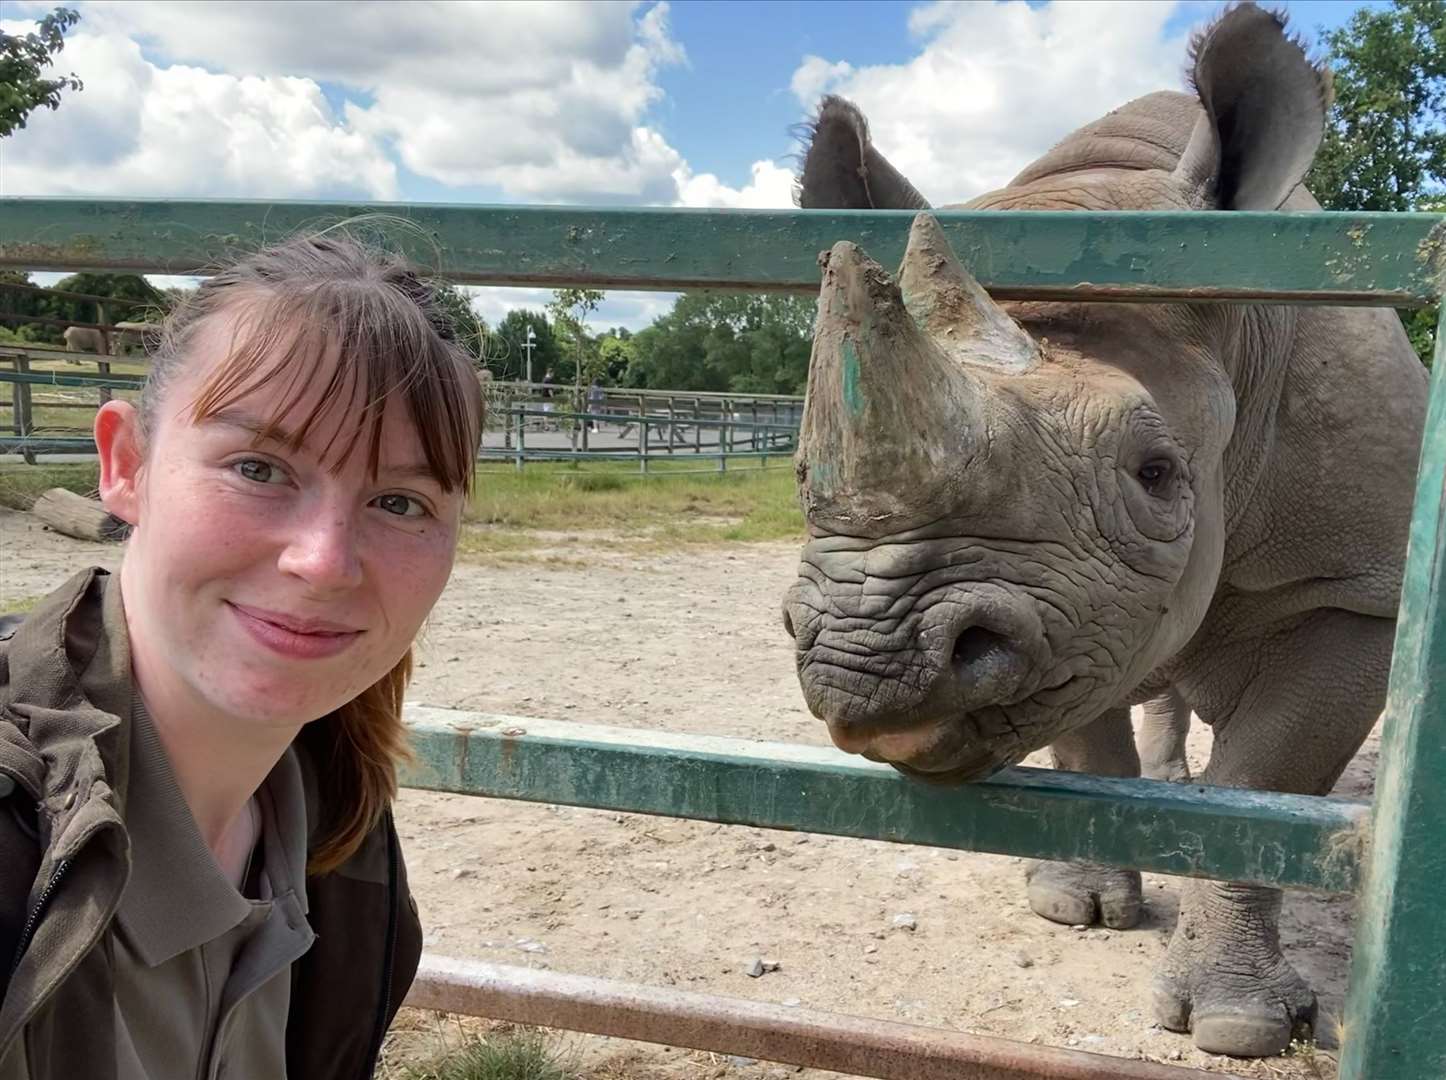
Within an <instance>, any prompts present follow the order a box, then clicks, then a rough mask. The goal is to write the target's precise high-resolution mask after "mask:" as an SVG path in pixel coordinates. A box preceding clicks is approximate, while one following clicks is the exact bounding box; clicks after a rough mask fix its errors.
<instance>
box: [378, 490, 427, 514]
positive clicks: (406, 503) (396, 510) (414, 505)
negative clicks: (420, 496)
mask: <svg viewBox="0 0 1446 1080" xmlns="http://www.w3.org/2000/svg"><path fill="white" fill-rule="evenodd" d="M376 504H377V506H378V507H379V508H380V509H382V510H385V511H386V512H387V513H389V514H396V515H397V516H398V517H421V516H422V515H424V514H425V513H426V512H427V508H426V507H425V506H423V505H422V504H421V502H420V501H419V500H417V499H414V498H412V497H411V496H410V495H379V496H377V499H376Z"/></svg>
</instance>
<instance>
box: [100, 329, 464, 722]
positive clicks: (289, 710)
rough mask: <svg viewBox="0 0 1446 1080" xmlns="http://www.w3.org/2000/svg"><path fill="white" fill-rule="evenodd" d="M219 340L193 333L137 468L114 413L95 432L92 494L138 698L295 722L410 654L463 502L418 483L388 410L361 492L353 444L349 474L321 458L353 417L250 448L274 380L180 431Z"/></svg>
mask: <svg viewBox="0 0 1446 1080" xmlns="http://www.w3.org/2000/svg"><path fill="white" fill-rule="evenodd" d="M213 321H214V322H217V323H224V322H225V319H224V316H218V317H217V318H216V319H214V320H213ZM220 330H222V327H217V331H218V332H209V331H210V328H209V327H203V328H201V332H200V333H199V334H198V335H197V340H196V348H195V352H196V353H197V355H194V356H192V357H190V358H189V359H188V360H187V361H186V362H185V363H184V366H183V367H182V369H181V370H180V371H178V372H177V374H176V375H175V377H174V379H173V381H172V383H171V385H170V387H169V389H168V390H167V391H166V392H165V394H164V396H163V397H162V399H161V401H160V402H159V408H158V409H157V414H156V417H155V423H154V429H153V431H152V437H151V439H150V442H149V445H148V446H146V447H144V459H143V460H142V459H141V458H140V456H139V455H140V450H139V449H137V450H136V451H135V452H134V453H132V454H131V455H130V458H129V460H128V459H127V455H126V453H125V444H126V440H128V439H129V440H133V441H134V445H135V446H136V447H139V441H138V432H136V431H135V425H136V422H137V419H138V418H137V416H136V414H135V413H134V411H133V410H131V409H130V407H129V406H128V405H127V404H125V403H119V402H117V403H114V404H113V405H109V406H107V409H109V410H111V415H109V416H102V417H101V418H100V419H99V420H98V421H97V441H98V443H100V444H101V457H102V462H103V471H102V493H103V497H104V499H105V502H106V505H107V508H109V509H110V510H111V511H112V512H114V513H116V514H117V515H118V516H120V517H122V518H124V519H126V520H129V521H131V522H132V523H133V524H134V526H135V529H134V531H133V533H132V535H131V539H130V541H129V546H128V548H127V551H126V555H125V565H124V568H123V570H122V582H123V586H124V596H125V605H126V618H127V623H128V625H129V627H130V631H131V636H132V639H133V644H132V648H133V651H134V652H135V653H136V660H137V672H138V674H139V675H142V676H143V677H142V686H143V690H145V692H146V693H147V695H148V698H149V695H150V694H151V693H152V687H151V686H150V685H147V683H151V684H154V683H155V682H156V680H157V678H160V679H162V680H164V681H165V682H166V683H167V685H166V686H164V687H157V688H156V692H157V693H159V694H161V695H163V696H164V697H165V698H166V699H168V700H170V701H172V702H173V704H174V706H180V707H184V706H185V705H186V704H187V703H188V702H189V703H190V704H192V705H193V706H194V705H202V706H204V707H209V708H212V709H215V710H217V711H219V712H220V713H223V714H225V715H228V716H232V717H236V718H244V719H248V720H253V721H257V722H261V723H272V724H295V723H305V722H307V721H310V720H313V719H317V718H318V717H321V716H324V715H325V714H327V713H329V712H331V711H332V710H333V709H336V708H337V707H339V706H340V705H342V704H344V703H345V702H347V701H349V700H351V699H352V698H354V697H355V696H356V695H357V694H359V693H360V692H361V691H362V690H364V689H366V688H367V687H368V686H370V685H372V684H373V683H375V682H376V681H377V680H378V679H380V678H381V677H382V676H383V675H385V674H386V673H387V672H388V671H389V670H391V668H392V667H393V666H394V665H395V664H396V663H397V662H398V661H399V660H400V659H401V657H402V656H403V654H404V653H405V652H406V651H407V649H408V648H409V647H410V645H411V644H412V641H413V639H414V638H415V637H416V635H417V633H418V631H419V629H420V628H421V625H422V621H423V619H425V618H426V615H427V613H428V611H430V610H431V608H432V605H433V604H434V603H435V602H436V600H437V598H438V596H440V595H441V592H442V588H443V586H444V585H445V584H446V582H447V577H448V575H449V573H450V572H451V568H452V560H453V556H454V554H455V552H456V546H457V532H458V528H459V523H460V518H461V509H462V501H463V496H462V494H461V493H460V492H447V491H445V490H444V489H443V488H442V487H441V485H439V484H438V483H437V481H436V480H434V479H433V478H432V477H431V475H430V473H429V472H428V470H427V468H426V458H425V456H424V455H423V451H422V445H421V443H420V441H419V439H418V437H417V432H416V430H415V429H414V428H413V426H412V424H411V422H410V419H409V418H408V416H407V414H406V409H405V407H404V406H403V405H402V404H401V403H400V402H397V403H395V404H393V405H392V406H391V407H389V408H387V409H386V412H385V418H384V420H383V423H382V434H381V453H380V459H379V467H378V469H377V473H376V476H375V477H373V476H372V475H371V474H370V471H369V469H368V462H367V447H368V439H367V438H366V436H365V434H363V436H362V437H361V438H359V439H358V440H357V445H356V447H355V448H354V450H353V452H352V453H351V454H350V456H349V457H348V458H346V459H345V460H342V461H340V462H338V461H337V460H336V459H335V458H334V457H331V458H325V459H324V458H323V454H324V451H325V449H326V448H327V446H328V443H332V447H333V453H339V452H340V448H341V447H344V446H345V445H346V443H347V441H348V438H349V437H350V436H351V435H352V434H353V433H354V432H356V431H357V430H358V428H359V427H360V426H361V425H362V424H363V423H364V419H363V416H362V413H361V408H360V403H359V402H353V403H350V404H348V403H344V402H333V403H331V404H330V405H329V406H327V407H326V408H325V411H324V412H322V413H321V415H320V417H319V419H318V422H316V423H315V424H313V425H312V429H311V431H310V432H309V433H308V439H307V442H306V443H305V444H304V445H303V446H302V448H301V449H300V450H299V451H293V450H291V449H289V448H288V447H287V446H285V445H283V444H282V443H279V442H271V441H263V442H260V443H259V444H258V442H257V433H258V432H259V431H260V430H262V429H263V428H265V427H266V425H267V422H268V421H269V420H270V419H271V418H273V417H275V416H277V415H279V413H280V411H281V409H282V407H283V406H284V404H285V395H286V393H287V389H288V387H287V383H288V379H287V378H285V377H282V378H279V379H275V380H272V382H271V383H270V384H268V385H265V386H262V387H260V388H257V389H255V390H254V391H252V392H250V393H249V394H247V395H245V396H244V397H242V398H240V399H238V400H237V401H236V402H235V403H234V404H233V405H232V406H231V407H229V408H227V409H226V410H224V411H223V412H222V413H221V414H220V415H217V416H215V417H211V418H209V419H206V420H202V421H200V422H193V421H192V420H191V417H190V413H189V410H190V406H191V403H192V402H193V401H194V399H195V396H196V393H197V391H198V390H199V389H200V387H201V385H202V383H203V382H204V380H205V378H206V376H207V375H208V374H209V371H210V368H209V364H210V363H214V362H215V359H214V356H217V355H224V348H222V350H221V352H220V353H213V357H212V358H208V356H207V355H206V352H207V350H208V346H213V347H214V346H222V343H223V342H224V341H225V340H226V338H225V337H224V336H223V335H222V334H221V333H220V332H219V331H220ZM208 360H209V363H208ZM325 375H326V373H325V372H322V373H320V375H319V376H318V377H315V378H312V379H311V380H310V382H311V384H312V385H313V386H321V385H324V384H325V383H326V381H327V380H326V378H325ZM317 393H319V391H317ZM318 404H319V402H318V401H317V400H316V399H315V398H314V397H312V398H309V397H308V396H307V394H306V393H303V395H302V399H301V400H300V402H299V403H298V404H297V407H296V408H294V409H293V410H292V411H291V413H290V416H291V418H293V419H294V420H296V422H299V418H301V417H305V416H307V415H309V414H310V413H311V411H312V409H313V408H315V407H317V405H318ZM282 426H283V427H285V426H286V424H285V423H283V425H282ZM108 427H109V428H113V429H114V430H111V431H107V430H106V429H107V428H108ZM334 436H335V437H336V438H335V442H334V443H333V442H332V440H333V437H334ZM107 443H110V444H112V449H113V451H114V452H110V453H108V452H107ZM142 660H144V664H142V663H141V661H142ZM157 704H159V703H158V702H157V703H152V707H153V708H154V707H156V705H157Z"/></svg>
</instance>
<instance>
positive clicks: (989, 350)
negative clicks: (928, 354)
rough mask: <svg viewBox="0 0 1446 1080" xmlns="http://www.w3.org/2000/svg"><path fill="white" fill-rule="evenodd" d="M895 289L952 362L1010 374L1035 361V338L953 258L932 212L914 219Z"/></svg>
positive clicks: (911, 313)
mask: <svg viewBox="0 0 1446 1080" xmlns="http://www.w3.org/2000/svg"><path fill="white" fill-rule="evenodd" d="M899 285H900V287H901V288H902V289H903V293H904V304H905V306H906V307H907V308H908V309H909V314H910V315H911V316H913V318H914V321H915V322H916V323H917V324H918V325H919V327H920V329H922V330H923V331H924V332H925V333H926V334H928V335H929V336H930V337H932V338H933V339H934V340H935V341H937V342H938V343H939V345H940V347H941V348H942V349H943V350H944V351H945V352H946V353H949V354H950V355H951V356H953V357H954V358H955V359H956V360H958V361H960V362H962V363H966V364H986V365H989V366H990V367H994V368H999V369H1002V370H1005V371H1013V372H1025V371H1029V370H1030V369H1031V368H1033V367H1034V366H1035V365H1036V364H1038V363H1039V360H1040V356H1039V347H1038V346H1037V345H1035V343H1034V339H1033V338H1031V337H1030V336H1029V335H1028V334H1027V333H1025V332H1024V330H1023V329H1022V328H1021V327H1020V325H1019V324H1018V323H1016V322H1015V321H1014V320H1013V319H1011V318H1010V317H1009V315H1008V313H1007V312H1005V311H1004V309H1003V308H1001V307H1000V306H999V305H998V304H996V303H995V302H994V301H993V300H992V299H990V296H989V294H988V293H987V292H985V291H984V287H983V286H982V285H980V284H979V282H978V281H976V280H974V277H973V275H972V274H970V273H969V271H967V270H965V269H964V267H963V266H962V265H961V264H960V262H959V260H958V259H957V258H955V256H954V249H953V248H952V247H950V246H949V241H948V239H947V238H946V237H945V236H944V230H943V229H942V228H941V227H940V226H939V219H938V218H936V217H935V216H934V215H933V214H919V215H918V216H917V217H915V218H914V224H913V227H912V228H910V230H909V246H908V248H907V249H906V250H905V252H904V261H903V264H902V265H901V266H900V267H899Z"/></svg>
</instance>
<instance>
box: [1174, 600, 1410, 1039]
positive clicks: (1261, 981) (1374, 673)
mask: <svg viewBox="0 0 1446 1080" xmlns="http://www.w3.org/2000/svg"><path fill="white" fill-rule="evenodd" d="M1393 633H1394V623H1393V622H1392V621H1391V620H1389V619H1380V618H1371V617H1369V616H1364V615H1357V614H1354V613H1350V612H1345V611H1339V610H1336V611H1324V612H1315V613H1312V614H1308V615H1306V616H1304V617H1302V618H1301V620H1300V621H1299V622H1298V623H1296V624H1295V626H1294V627H1293V628H1291V629H1290V630H1288V631H1287V632H1284V633H1280V634H1277V635H1275V636H1273V637H1268V638H1265V639H1264V640H1261V639H1257V640H1254V641H1251V642H1249V643H1246V644H1244V645H1241V646H1238V647H1237V649H1236V650H1235V651H1236V653H1237V655H1236V656H1235V657H1233V659H1237V660H1238V661H1239V664H1238V666H1237V665H1230V667H1233V669H1234V670H1235V671H1237V672H1242V671H1243V672H1245V673H1246V676H1245V677H1244V678H1241V679H1240V680H1239V681H1238V683H1236V685H1234V686H1233V687H1229V688H1221V687H1217V688H1216V689H1217V690H1224V691H1225V692H1228V694H1229V697H1230V698H1231V699H1233V700H1234V701H1235V702H1236V704H1235V705H1234V707H1233V708H1231V709H1229V710H1224V711H1222V712H1221V713H1220V714H1219V715H1223V716H1224V717H1225V719H1224V720H1223V722H1218V723H1217V730H1216V735H1215V747H1214V750H1213V752H1212V754H1211V758H1210V765H1209V767H1208V768H1207V769H1206V770H1205V774H1204V776H1202V777H1201V781H1202V782H1203V783H1206V784H1214V785H1219V786H1223V787H1249V788H1256V789H1260V790H1265V791H1284V792H1294V793H1297V794H1304V795H1324V794H1326V793H1327V792H1328V791H1329V790H1330V789H1331V787H1332V786H1333V785H1334V784H1335V782H1336V780H1337V779H1338V778H1339V777H1340V774H1341V772H1342V771H1343V770H1344V769H1345V767H1346V765H1347V763H1349V761H1350V760H1351V758H1352V756H1354V754H1355V752H1356V750H1357V749H1358V748H1359V747H1360V744H1361V742H1362V740H1364V738H1365V737H1366V734H1367V733H1368V732H1369V731H1370V729H1371V726H1372V725H1373V724H1374V723H1375V720H1376V717H1377V715H1378V714H1379V712H1380V707H1381V702H1382V701H1383V699H1384V697H1385V689H1386V678H1387V674H1388V672H1389V669H1390V658H1391V639H1392V636H1393ZM1216 670H1217V671H1219V670H1220V669H1219V668H1217V669H1216ZM1191 696H1192V700H1193V699H1194V698H1195V696H1196V695H1195V692H1194V689H1193V688H1192V695H1191ZM1207 696H1208V689H1207ZM1214 704H1218V702H1214V703H1212V705H1214ZM1214 713H1215V709H1214V708H1212V707H1209V706H1207V715H1210V714H1214ZM1280 906H1281V894H1280V892H1279V890H1276V889H1265V888H1259V887H1255V886H1248V885H1241V884H1235V883H1230V882H1217V881H1194V882H1190V883H1189V884H1188V885H1187V886H1186V887H1185V889H1184V890H1183V892H1182V894H1181V897H1180V920H1179V923H1178V924H1177V925H1176V927H1175V934H1174V937H1173V938H1172V939H1171V941H1170V947H1169V950H1168V951H1167V953H1166V956H1165V961H1164V964H1163V965H1162V967H1161V969H1160V971H1159V973H1158V974H1157V975H1156V978H1155V988H1154V998H1155V1015H1156V1018H1157V1019H1158V1020H1159V1022H1160V1024H1161V1025H1162V1026H1164V1027H1167V1028H1170V1029H1171V1030H1174V1031H1189V1032H1190V1033H1191V1035H1192V1036H1193V1037H1194V1040H1195V1045H1196V1046H1198V1047H1199V1048H1200V1049H1201V1050H1204V1051H1206V1052H1207V1053H1212V1054H1230V1055H1232V1056H1235V1057H1261V1056H1265V1055H1271V1054H1278V1053H1280V1052H1281V1051H1283V1050H1284V1049H1285V1048H1286V1047H1287V1046H1288V1045H1289V1044H1290V1040H1291V1038H1292V1037H1293V1036H1297V1035H1299V1034H1301V1033H1302V1029H1303V1028H1304V1027H1306V1026H1309V1025H1312V1024H1313V1023H1314V1019H1315V1007H1316V1006H1315V994H1314V993H1312V991H1311V989H1310V987H1309V986H1308V985H1307V984H1306V982H1305V980H1304V979H1302V978H1301V977H1300V975H1299V974H1298V973H1297V972H1296V970H1295V969H1294V968H1293V967H1291V965H1290V964H1289V962H1287V961H1286V959H1285V957H1284V956H1283V955H1282V953H1281V948H1280Z"/></svg>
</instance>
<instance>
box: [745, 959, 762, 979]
mask: <svg viewBox="0 0 1446 1080" xmlns="http://www.w3.org/2000/svg"><path fill="white" fill-rule="evenodd" d="M764 970H765V968H764V967H763V961H762V960H760V959H759V958H758V957H756V956H755V957H754V958H753V959H752V960H750V961H748V963H747V964H745V965H743V974H745V975H747V976H748V977H749V978H750V979H758V978H762V977H763V972H764Z"/></svg>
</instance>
